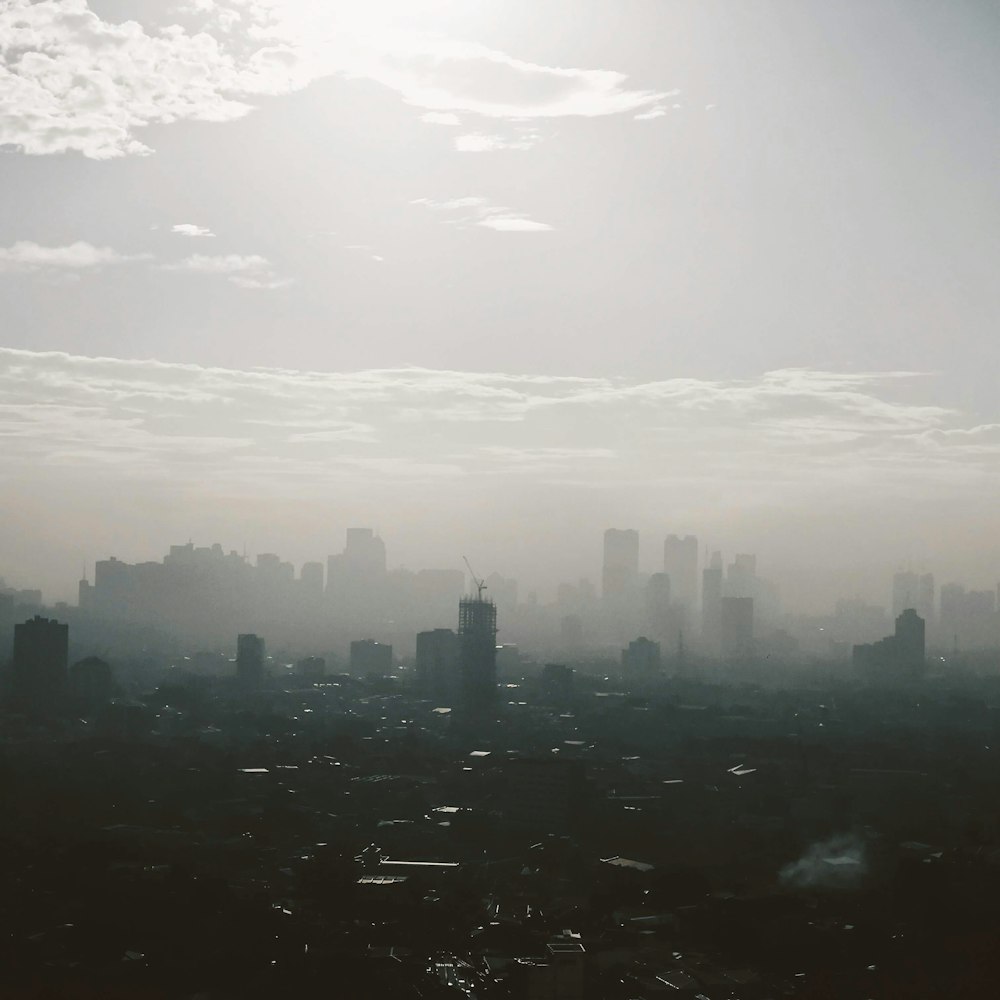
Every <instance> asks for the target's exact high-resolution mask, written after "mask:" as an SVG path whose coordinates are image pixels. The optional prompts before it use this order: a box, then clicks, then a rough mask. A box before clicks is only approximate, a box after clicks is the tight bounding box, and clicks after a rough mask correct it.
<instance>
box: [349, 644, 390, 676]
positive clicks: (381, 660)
mask: <svg viewBox="0 0 1000 1000" xmlns="http://www.w3.org/2000/svg"><path fill="white" fill-rule="evenodd" d="M391 673H392V646H390V645H388V644H386V643H384V642H376V641H375V640H374V639H357V640H355V641H354V642H352V643H351V674H352V675H353V676H354V677H369V678H376V677H388V676H389V675H390V674H391Z"/></svg>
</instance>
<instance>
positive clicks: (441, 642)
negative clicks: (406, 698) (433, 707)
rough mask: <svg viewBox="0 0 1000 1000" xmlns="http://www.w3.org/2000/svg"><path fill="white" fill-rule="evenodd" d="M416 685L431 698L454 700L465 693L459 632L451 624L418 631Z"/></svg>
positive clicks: (447, 702) (448, 702)
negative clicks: (427, 630) (446, 626)
mask: <svg viewBox="0 0 1000 1000" xmlns="http://www.w3.org/2000/svg"><path fill="white" fill-rule="evenodd" d="M416 675H417V687H418V688H419V689H420V690H421V691H422V692H423V693H424V694H427V695H430V696H431V697H432V698H439V699H444V701H445V703H446V704H450V703H451V702H455V701H457V700H458V698H459V697H460V696H461V693H462V683H461V681H462V675H461V672H460V661H459V640H458V636H457V635H456V634H455V633H454V632H453V631H452V630H451V629H450V628H436V629H432V630H431V631H429V632H420V633H418V634H417V659H416Z"/></svg>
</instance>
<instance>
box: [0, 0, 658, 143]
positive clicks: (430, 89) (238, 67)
mask: <svg viewBox="0 0 1000 1000" xmlns="http://www.w3.org/2000/svg"><path fill="white" fill-rule="evenodd" d="M178 13H181V14H182V15H183V14H184V12H183V11H177V10H176V9H175V8H170V7H167V6H166V5H164V7H162V8H160V7H156V6H149V5H144V7H143V9H141V10H137V11H136V14H137V16H142V17H143V18H144V19H145V22H144V23H143V24H140V23H138V22H137V21H123V22H121V23H112V22H110V21H106V20H103V19H102V18H101V17H100V16H98V15H97V14H96V13H95V12H94V11H92V10H91V9H90V8H89V6H88V3H87V0H38V2H31V0H7V2H6V3H5V4H4V6H3V7H2V9H0V145H4V144H10V145H14V146H16V147H18V148H20V149H21V150H23V151H24V152H25V153H28V154H35V155H39V154H46V153H62V152H68V151H76V152H79V153H82V154H83V155H84V156H88V157H91V158H94V159H107V158H110V157H116V156H122V155H129V154H132V155H135V154H140V155H141V154H145V153H149V152H150V149H149V147H148V146H147V145H146V144H145V143H143V142H142V141H141V140H140V139H139V138H137V132H139V131H140V130H141V129H143V128H144V127H145V126H148V125H155V124H168V123H171V122H175V121H181V120H195V121H213V122H224V121H232V120H234V119H237V118H240V117H242V116H243V115H245V114H247V113H248V112H249V111H251V110H252V106H253V105H252V103H251V102H252V101H253V100H254V99H256V98H259V97H263V96H275V95H280V94H286V93H290V92H292V91H295V90H298V89H301V88H303V87H305V86H307V85H308V84H309V83H310V82H312V81H313V80H316V79H319V78H322V77H325V76H331V75H341V76H344V77H348V78H364V79H370V80H374V81H376V82H378V83H381V84H382V85H384V86H386V87H388V88H390V89H391V90H394V91H395V92H396V93H397V94H399V95H400V97H401V98H402V99H403V100H404V101H405V102H406V103H408V104H411V105H413V106H415V107H419V108H422V109H424V111H425V112H426V114H425V115H424V116H423V120H424V121H427V122H429V123H432V124H449V125H453V124H458V113H463V112H469V113H474V114H478V115H481V116H485V117H490V118H497V119H510V120H525V119H538V118H555V117H562V116H583V117H594V116H601V115H613V114H624V113H633V114H641V113H643V112H644V111H646V110H648V109H650V108H653V107H656V106H657V105H658V103H660V102H661V101H662V100H663V99H664V98H665V97H666V96H667V94H666V93H663V92H654V91H649V90H635V89H630V88H629V87H628V86H627V80H626V78H625V76H624V75H623V74H621V73H618V72H615V71H611V70H588V69H576V68H562V67H550V66H543V65H540V64H537V63H532V62H528V61H525V60H520V59H517V58H514V57H513V56H510V55H508V54H507V53H504V52H499V51H496V50H493V49H490V48H488V47H486V46H483V45H480V44H477V43H472V42H462V41H457V40H451V39H447V38H443V37H441V36H440V35H439V34H430V33H419V32H414V31H410V32H402V31H391V30H384V26H383V29H382V30H379V31H377V32H372V31H370V30H367V29H366V28H365V27H364V25H363V23H362V22H363V19H361V20H359V18H358V15H357V8H356V6H355V5H354V4H351V5H347V4H344V5H340V4H333V5H329V6H328V5H319V4H314V3H306V2H303V0H228V2H221V0H220V2H217V3H209V2H206V0H197V2H195V3H189V4H188V5H187V9H186V16H187V17H188V18H189V19H190V18H194V19H195V20H197V21H198V26H197V27H196V28H195V27H192V28H190V29H188V28H185V27H184V26H181V25H178V24H176V23H173V21H172V20H171V19H172V18H174V17H176V15H177V14H178ZM157 18H161V19H163V21H162V23H159V24H157V23H154V22H155V20H156V19H157Z"/></svg>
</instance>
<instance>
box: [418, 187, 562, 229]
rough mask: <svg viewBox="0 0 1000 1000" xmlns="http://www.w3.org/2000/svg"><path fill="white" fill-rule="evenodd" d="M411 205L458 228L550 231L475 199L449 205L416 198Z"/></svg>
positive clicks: (530, 220) (463, 199)
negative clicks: (420, 206) (477, 227)
mask: <svg viewBox="0 0 1000 1000" xmlns="http://www.w3.org/2000/svg"><path fill="white" fill-rule="evenodd" d="M413 204H414V205H424V206H426V207H427V208H429V209H431V210H432V211H434V212H437V213H439V214H440V215H442V216H443V217H444V220H445V222H447V223H448V224H449V225H452V226H458V227H460V228H467V227H469V226H482V227H484V228H486V229H494V230H496V231H497V232H507V233H541V232H547V231H549V230H551V229H552V228H553V227H552V226H550V225H549V224H548V223H547V222H536V221H535V220H534V219H529V218H528V217H527V216H526V215H524V214H523V213H520V212H513V211H511V210H510V209H509V208H504V207H503V206H500V205H491V204H490V203H489V202H488V201H487V200H486V199H485V198H480V197H477V196H472V197H466V198H452V199H451V200H449V201H433V200H432V199H430V198H417V199H415V200H414V201H413Z"/></svg>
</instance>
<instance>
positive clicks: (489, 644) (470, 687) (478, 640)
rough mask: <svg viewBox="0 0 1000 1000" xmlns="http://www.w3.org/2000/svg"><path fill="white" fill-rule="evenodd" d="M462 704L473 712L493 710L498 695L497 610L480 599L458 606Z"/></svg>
mask: <svg viewBox="0 0 1000 1000" xmlns="http://www.w3.org/2000/svg"><path fill="white" fill-rule="evenodd" d="M458 638H459V650H460V653H459V655H460V657H461V670H462V702H463V705H464V707H465V708H467V709H469V710H471V711H484V710H489V709H491V708H492V707H493V706H494V704H495V703H496V696H497V608H496V605H495V604H494V603H493V602H492V601H490V600H486V599H484V598H483V597H482V596H479V597H463V598H462V600H461V601H460V602H459V605H458Z"/></svg>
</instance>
